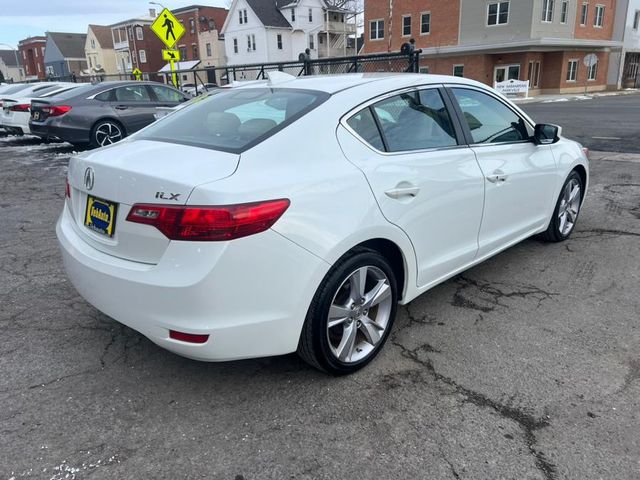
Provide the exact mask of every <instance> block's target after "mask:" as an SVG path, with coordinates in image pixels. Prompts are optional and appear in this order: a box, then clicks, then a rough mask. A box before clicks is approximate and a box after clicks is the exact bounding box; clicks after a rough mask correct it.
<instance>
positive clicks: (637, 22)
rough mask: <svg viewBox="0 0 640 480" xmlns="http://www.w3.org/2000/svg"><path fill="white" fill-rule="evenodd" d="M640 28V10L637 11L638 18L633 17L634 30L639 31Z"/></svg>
mask: <svg viewBox="0 0 640 480" xmlns="http://www.w3.org/2000/svg"><path fill="white" fill-rule="evenodd" d="M638 27H640V10H636V16H635V17H633V29H634V30H638Z"/></svg>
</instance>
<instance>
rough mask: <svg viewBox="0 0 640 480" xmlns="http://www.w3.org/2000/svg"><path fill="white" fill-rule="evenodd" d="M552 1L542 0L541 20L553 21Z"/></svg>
mask: <svg viewBox="0 0 640 480" xmlns="http://www.w3.org/2000/svg"><path fill="white" fill-rule="evenodd" d="M553 1H554V0H542V21H543V22H553Z"/></svg>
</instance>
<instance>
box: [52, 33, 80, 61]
mask: <svg viewBox="0 0 640 480" xmlns="http://www.w3.org/2000/svg"><path fill="white" fill-rule="evenodd" d="M47 35H48V36H49V38H51V40H52V41H53V42H54V43H55V44H56V46H57V47H58V49H59V50H60V53H62V56H63V57H64V58H83V59H84V44H85V42H86V41H87V34H86V33H65V32H47Z"/></svg>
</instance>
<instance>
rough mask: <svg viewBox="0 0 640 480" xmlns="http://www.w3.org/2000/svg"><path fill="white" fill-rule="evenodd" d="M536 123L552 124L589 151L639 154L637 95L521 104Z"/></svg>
mask: <svg viewBox="0 0 640 480" xmlns="http://www.w3.org/2000/svg"><path fill="white" fill-rule="evenodd" d="M520 108H522V109H523V110H524V111H525V112H527V113H528V114H529V115H530V116H531V117H532V118H533V120H535V121H536V122H537V123H555V124H558V125H560V126H562V128H563V134H564V135H565V136H566V137H568V138H571V139H573V140H577V141H578V142H580V143H582V144H583V145H584V146H585V147H588V148H589V149H591V150H598V151H605V152H627V153H640V92H638V93H634V94H626V95H615V96H604V97H595V98H592V99H589V100H569V101H558V99H556V100H555V101H553V102H549V103H526V104H522V105H520Z"/></svg>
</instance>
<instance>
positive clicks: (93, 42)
mask: <svg viewBox="0 0 640 480" xmlns="http://www.w3.org/2000/svg"><path fill="white" fill-rule="evenodd" d="M91 48H93V49H95V48H96V41H95V39H93V38H92V39H91ZM37 56H38V49H37V48H36V57H37Z"/></svg>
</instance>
